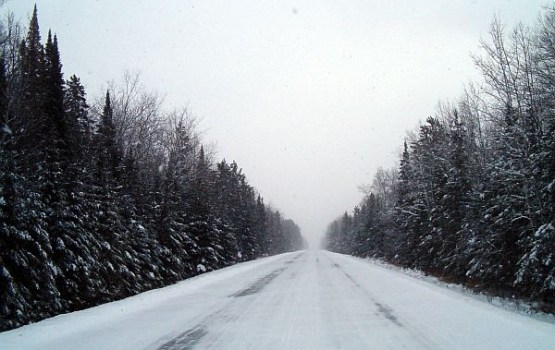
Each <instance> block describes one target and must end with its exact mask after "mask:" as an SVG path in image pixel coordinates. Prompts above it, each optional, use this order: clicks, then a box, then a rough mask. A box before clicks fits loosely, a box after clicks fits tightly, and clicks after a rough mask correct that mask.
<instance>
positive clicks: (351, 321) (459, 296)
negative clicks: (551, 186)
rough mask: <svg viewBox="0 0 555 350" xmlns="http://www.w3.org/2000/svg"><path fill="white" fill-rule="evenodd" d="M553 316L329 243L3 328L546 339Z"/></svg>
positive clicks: (202, 345)
mask: <svg viewBox="0 0 555 350" xmlns="http://www.w3.org/2000/svg"><path fill="white" fill-rule="evenodd" d="M554 347H555V324H553V323H549V322H543V321H540V320H537V319H534V318H531V317H528V316H526V315H521V314H518V313H515V312H511V311H507V310H505V309H502V308H499V307H496V306H493V305H491V304H488V303H486V302H482V301H479V300H476V299H474V298H471V297H469V296H468V295H465V294H464V293H460V292H458V291H454V290H450V289H448V288H444V287H442V286H440V285H436V284H433V283H430V282H428V281H426V280H422V279H417V278H414V277H411V276H408V275H406V274H403V273H399V272H398V271H395V270H392V269H388V268H386V267H382V266H380V265H379V264H375V263H373V262H371V261H365V260H361V259H356V258H353V257H349V256H344V255H340V254H334V253H329V252H324V251H303V252H296V253H288V254H282V255H279V256H274V257H269V258H264V259H260V260H257V261H251V262H247V263H242V264H238V265H236V266H233V267H229V268H226V269H223V270H219V271H214V272H209V273H206V274H202V275H200V276H198V277H195V278H192V279H189V280H187V281H184V282H181V283H178V284H176V285H173V286H170V287H166V288H163V289H159V290H154V291H150V292H147V293H143V294H140V295H137V296H135V297H132V298H128V299H125V300H121V301H118V302H113V303H110V304H106V305H102V306H99V307H96V308H91V309H88V310H83V311H79V312H74V313H71V314H67V315H61V316H58V317H54V318H51V319H48V320H44V321H42V322H39V323H36V324H32V325H28V326H25V327H22V328H19V329H16V330H13V331H9V332H4V333H0V348H1V349H3V350H9V349H45V350H48V349H84V350H86V349H123V350H126V349H165V350H169V349H192V348H197V349H265V350H267V349H370V348H371V349H549V348H554Z"/></svg>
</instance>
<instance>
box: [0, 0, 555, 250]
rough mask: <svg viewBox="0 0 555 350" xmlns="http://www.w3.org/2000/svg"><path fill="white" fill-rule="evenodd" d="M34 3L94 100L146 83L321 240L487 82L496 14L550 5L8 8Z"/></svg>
mask: <svg viewBox="0 0 555 350" xmlns="http://www.w3.org/2000/svg"><path fill="white" fill-rule="evenodd" d="M35 2H36V3H37V6H38V11H39V23H40V26H41V31H42V35H43V38H46V33H47V31H48V29H49V28H51V29H52V31H53V32H55V33H57V35H58V41H59V47H60V51H61V56H62V57H61V58H62V63H63V65H64V72H65V76H66V77H69V76H70V75H72V74H76V75H78V76H79V77H81V79H82V82H83V83H84V85H85V87H86V88H87V93H88V95H89V98H91V99H92V98H93V97H96V96H99V95H100V94H101V91H102V87H103V86H106V82H107V81H110V80H116V81H117V80H118V79H119V78H121V76H122V73H123V72H124V71H125V70H131V71H140V72H141V76H142V80H143V82H144V83H145V84H146V85H147V86H148V87H149V88H150V89H153V90H157V91H159V92H160V93H162V94H165V95H166V101H167V102H168V105H171V106H175V107H181V106H186V105H188V106H189V107H190V109H191V111H192V112H193V114H195V115H196V116H198V117H199V118H201V119H202V121H201V124H200V129H202V130H205V131H206V133H205V140H206V141H207V142H212V141H216V142H217V144H218V158H224V157H225V158H226V159H227V160H229V161H231V160H236V161H237V163H238V164H239V166H240V167H242V168H243V169H244V171H245V173H246V175H247V177H248V179H249V181H250V183H251V185H253V186H254V187H256V188H257V189H258V190H259V191H260V192H261V193H262V195H263V196H264V198H265V199H266V202H270V203H272V204H273V205H274V206H275V207H277V208H279V209H280V210H281V211H282V212H283V213H284V214H285V216H287V217H289V218H292V219H293V220H295V221H296V222H297V223H298V224H299V225H300V226H301V229H302V231H303V234H304V235H305V237H307V238H308V239H309V240H312V241H316V239H317V237H319V236H320V235H322V234H323V232H324V230H325V228H326V226H327V224H328V223H329V222H330V221H331V220H333V219H334V218H335V217H336V216H338V215H340V214H341V213H342V212H343V211H345V210H351V209H352V208H353V207H354V206H355V205H356V204H358V203H359V201H360V200H361V198H362V194H361V193H360V192H359V191H358V186H359V185H362V184H366V183H370V182H371V180H372V177H373V174H374V172H375V171H376V169H377V167H379V166H382V167H391V166H394V165H396V164H397V157H396V151H397V150H398V149H399V147H400V145H402V142H403V138H404V136H405V132H406V130H408V129H413V128H414V127H415V126H416V125H417V123H418V121H419V120H420V119H423V118H425V117H427V116H429V115H432V114H434V111H435V107H436V105H437V103H438V101H440V100H446V99H452V98H456V97H457V96H459V95H460V94H461V93H462V90H463V87H464V84H465V83H467V82H469V81H470V80H475V79H476V78H477V72H476V70H475V69H474V67H473V64H472V60H471V58H470V53H471V52H478V45H479V40H480V37H484V38H485V37H487V32H488V28H489V25H490V22H491V19H492V17H493V15H494V14H497V15H498V16H499V17H500V18H501V19H502V20H503V21H505V22H506V23H507V24H508V26H509V27H512V26H513V25H514V24H516V23H517V22H518V21H522V22H524V23H525V24H533V23H535V20H536V18H537V15H538V13H539V11H540V9H541V5H542V4H546V3H547V4H548V3H549V2H546V1H536V0H512V1H509V0H482V1H479V0H474V1H470V0H468V1H463V0H443V1H440V0H418V1H416V0H382V1H377V0H351V1H336V0H320V1H316V0H313V1H288V0H275V1H264V0H236V1H230V0H199V1H185V0H164V1H156V0H118V1H114V0H96V1H93V0H42V1H41V0H37V1H35V0H9V1H8V2H7V3H6V5H5V6H4V12H6V11H7V10H8V9H10V10H13V11H14V13H15V15H16V18H20V19H21V20H22V21H23V22H24V23H25V25H27V23H28V18H29V15H30V13H31V11H32V8H33V5H34V3H35Z"/></svg>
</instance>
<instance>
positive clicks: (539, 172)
mask: <svg viewBox="0 0 555 350" xmlns="http://www.w3.org/2000/svg"><path fill="white" fill-rule="evenodd" d="M473 59H474V62H475V65H476V67H477V69H478V70H479V72H480V73H481V76H482V81H480V82H477V83H474V84H470V85H469V86H468V87H467V89H466V91H465V93H464V94H463V96H462V97H460V98H459V99H458V100H456V101H454V102H452V103H444V104H442V105H440V107H439V108H438V112H437V114H436V116H434V117H429V118H427V119H426V120H425V122H423V123H422V124H421V125H420V126H419V127H418V129H416V130H415V131H414V132H410V133H408V136H407V139H406V141H405V143H404V145H403V149H402V154H401V155H400V161H399V167H398V168H395V169H382V168H380V169H378V171H377V173H376V175H375V177H374V180H373V182H372V184H371V185H370V186H367V187H366V188H364V191H365V193H366V195H365V197H364V199H363V200H362V202H361V203H360V205H358V206H357V207H355V208H354V210H353V212H352V213H351V214H349V213H347V212H345V213H344V215H342V216H340V217H338V218H337V219H336V220H335V221H333V222H332V223H331V224H330V225H329V226H328V230H327V232H326V236H325V238H324V240H323V245H324V246H325V247H326V248H327V249H328V250H331V251H336V252H340V253H344V254H351V255H356V256H361V257H373V258H378V259H383V260H385V261H387V262H390V263H393V264H395V265H399V266H403V267H406V268H415V269H419V270H421V271H423V272H425V273H429V274H432V275H435V276H438V277H440V278H442V279H443V280H445V281H448V282H455V283H461V284H464V285H466V286H468V287H470V288H472V289H474V290H476V291H481V292H485V293H488V294H490V295H500V296H505V297H511V298H520V299H527V300H530V301H532V302H533V304H534V305H535V306H534V307H535V308H537V309H539V310H543V311H546V312H551V313H553V312H554V311H555V7H547V8H545V9H544V10H543V13H541V14H540V17H539V21H538V23H537V24H536V25H535V26H534V27H533V28H527V27H524V26H522V25H519V26H517V27H516V28H513V29H512V30H508V29H507V28H505V26H504V25H503V23H502V22H500V21H499V20H498V19H494V21H493V23H492V25H491V27H490V32H489V36H488V37H487V39H486V40H483V41H482V42H481V43H480V52H479V54H478V55H475V56H473Z"/></svg>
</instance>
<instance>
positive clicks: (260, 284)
mask: <svg viewBox="0 0 555 350" xmlns="http://www.w3.org/2000/svg"><path fill="white" fill-rule="evenodd" d="M302 255H303V253H299V254H297V255H295V256H294V257H293V258H292V259H290V260H288V261H285V262H284V263H283V264H284V266H282V267H280V268H278V269H275V270H273V271H272V272H270V273H269V274H266V275H264V276H263V277H261V278H259V279H257V280H256V281H255V282H254V283H252V284H251V285H249V286H248V287H247V288H244V289H242V290H240V291H238V292H236V293H233V294H232V295H230V296H229V297H230V298H234V299H236V298H241V297H247V296H250V295H253V294H257V293H259V292H261V291H262V290H263V289H264V288H265V287H266V286H267V285H268V284H270V283H271V282H272V281H273V280H274V279H275V278H276V277H278V276H279V275H281V274H282V273H283V272H284V271H285V270H287V269H288V267H289V266H290V265H291V264H293V263H294V262H295V261H296V260H297V259H299V258H300V257H301V256H302ZM245 299H248V298H245ZM247 302H248V301H247ZM240 304H241V307H239V308H238V307H237V306H238V303H237V302H236V301H230V302H229V303H228V304H226V305H225V306H224V307H222V308H220V309H219V310H218V311H216V312H214V313H212V314H210V315H208V316H206V317H204V318H203V320H202V321H200V322H199V323H198V324H197V325H196V326H194V327H192V328H189V329H188V330H186V331H185V332H183V333H181V334H179V335H177V336H174V337H173V338H172V339H171V340H169V341H167V342H165V343H163V344H162V345H160V346H158V347H156V350H190V349H193V348H195V346H196V345H197V344H198V343H199V342H200V341H201V340H202V339H203V338H205V337H206V336H207V335H208V334H209V328H210V327H209V325H210V324H212V323H214V322H216V321H218V320H225V323H228V324H231V323H233V322H234V321H236V320H237V319H238V318H239V317H241V315H242V314H243V313H244V312H246V308H245V307H244V304H243V303H240ZM232 309H239V310H243V312H231V310H232Z"/></svg>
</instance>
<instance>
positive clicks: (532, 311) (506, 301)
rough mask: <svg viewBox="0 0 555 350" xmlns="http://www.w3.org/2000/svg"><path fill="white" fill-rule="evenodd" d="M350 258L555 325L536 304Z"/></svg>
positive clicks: (553, 317) (376, 261)
mask: <svg viewBox="0 0 555 350" xmlns="http://www.w3.org/2000/svg"><path fill="white" fill-rule="evenodd" d="M352 257H353V258H354V259H356V260H359V261H360V262H363V263H366V264H371V265H374V266H376V267H379V268H381V269H385V270H389V271H395V272H398V273H401V274H403V275H405V276H408V277H412V278H415V279H417V280H421V281H423V282H425V283H427V284H432V285H434V286H436V287H439V288H443V289H448V290H451V291H455V292H457V293H460V294H462V295H464V296H465V297H468V298H472V299H474V300H477V301H481V302H485V303H488V304H491V305H493V306H495V307H499V308H502V309H504V310H507V311H511V312H515V313H518V314H520V315H526V316H529V317H532V318H534V319H537V320H539V321H544V322H549V323H552V324H555V314H547V313H544V312H540V311H537V309H536V308H535V305H536V304H535V303H533V302H529V301H526V300H521V299H516V298H515V299H510V298H502V297H497V296H491V295H487V294H484V293H481V292H478V291H475V290H472V289H470V288H467V287H465V286H463V285H461V284H457V283H448V282H445V281H442V280H440V279H439V278H437V277H435V276H431V275H427V274H425V273H424V272H422V271H419V270H414V269H409V268H404V267H401V266H396V265H393V264H390V263H387V262H385V261H383V260H380V259H376V258H360V257H356V256H352Z"/></svg>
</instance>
